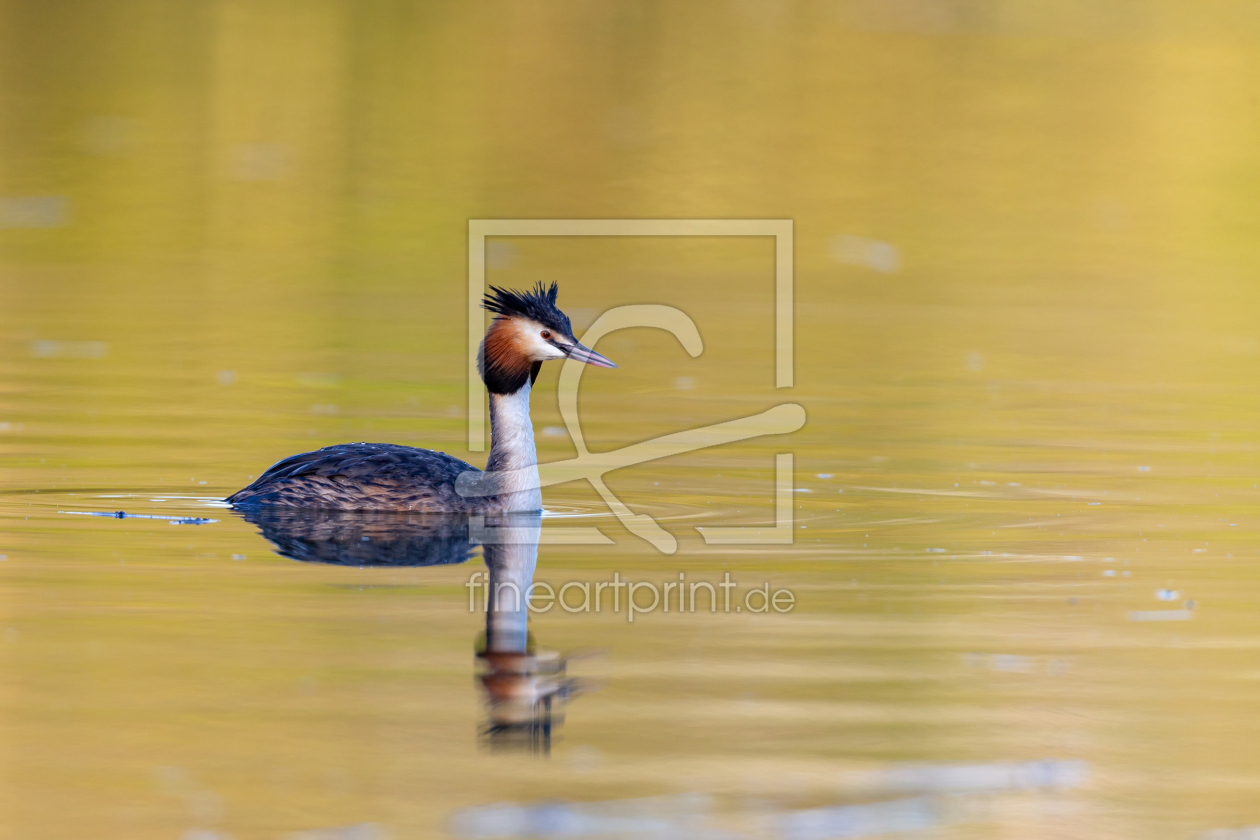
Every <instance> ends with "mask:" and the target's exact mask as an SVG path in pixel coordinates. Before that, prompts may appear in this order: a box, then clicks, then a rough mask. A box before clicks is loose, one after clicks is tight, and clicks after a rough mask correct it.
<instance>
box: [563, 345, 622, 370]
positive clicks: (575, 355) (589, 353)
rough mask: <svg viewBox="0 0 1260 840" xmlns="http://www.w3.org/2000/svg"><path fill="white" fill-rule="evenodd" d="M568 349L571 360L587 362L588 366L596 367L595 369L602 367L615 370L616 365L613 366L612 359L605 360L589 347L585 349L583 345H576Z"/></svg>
mask: <svg viewBox="0 0 1260 840" xmlns="http://www.w3.org/2000/svg"><path fill="white" fill-rule="evenodd" d="M568 349H569V358H570V359H576V360H578V361H579V362H586V363H587V364H588V365H594V366H595V367H602V368H615V367H616V365H615V364H613V362H612V360H611V359H605V358H604V357H603V356H601V355H599V354H598V353H596V352H595V351H594V350H592V349H591V348H589V347H584V346H582V345H581V344H576V343H575V344H574V345H573V346H572V347H570V348H568Z"/></svg>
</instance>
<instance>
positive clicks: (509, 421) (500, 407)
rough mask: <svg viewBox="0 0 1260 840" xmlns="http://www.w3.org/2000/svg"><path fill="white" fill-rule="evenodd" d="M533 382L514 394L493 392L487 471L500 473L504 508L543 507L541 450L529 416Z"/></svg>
mask: <svg viewBox="0 0 1260 840" xmlns="http://www.w3.org/2000/svg"><path fill="white" fill-rule="evenodd" d="M530 390H531V383H530V382H529V381H528V380H527V381H526V382H525V385H524V386H522V387H521V389H520V390H519V391H517V392H516V393H514V394H491V395H490V458H489V460H487V461H486V472H492V471H493V472H497V473H501V475H500V476H499V479H498V480H499V482H500V484H499V493H500V494H502V495H503V496H504V507H503V510H505V511H538V510H542V490H541V489H540V488H539V486H538V452H537V450H536V449H535V448H534V424H533V423H532V422H531V421H530V419H529V392H530Z"/></svg>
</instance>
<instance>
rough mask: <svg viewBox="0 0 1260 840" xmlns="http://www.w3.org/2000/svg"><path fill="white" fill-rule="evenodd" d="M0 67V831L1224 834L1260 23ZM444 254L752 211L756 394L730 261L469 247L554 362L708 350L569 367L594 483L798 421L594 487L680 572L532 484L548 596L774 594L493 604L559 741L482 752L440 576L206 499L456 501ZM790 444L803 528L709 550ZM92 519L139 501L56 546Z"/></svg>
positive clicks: (569, 12)
mask: <svg viewBox="0 0 1260 840" xmlns="http://www.w3.org/2000/svg"><path fill="white" fill-rule="evenodd" d="M0 44H2V45H3V46H2V48H0V295H2V298H0V347H3V352H2V353H0V465H3V470H0V517H2V518H0V555H2V556H0V624H2V628H0V629H2V633H3V639H0V662H2V663H3V667H2V668H0V710H2V711H0V731H2V732H3V741H4V743H5V745H6V749H5V756H4V758H3V759H0V773H2V774H3V775H2V776H0V782H2V784H0V798H2V807H0V829H3V831H4V833H5V836H11V837H15V838H17V837H21V838H65V837H72V836H92V837H100V838H114V837H117V838H124V837H125V838H184V840H214V838H226V837H229V836H230V837H235V838H239V839H240V840H252V838H275V837H290V838H301V839H303V840H376V838H386V837H394V838H412V837H416V838H419V837H443V836H458V837H492V836H495V837H497V836H509V837H510V836H561V835H562V836H570V837H571V836H609V835H614V834H616V833H617V832H620V833H621V834H622V835H632V836H671V833H672V836H679V837H701V836H727V837H729V836H750V837H792V838H812V837H818V838H821V837H856V836H867V835H875V834H879V833H887V832H893V831H900V832H903V833H908V834H909V835H910V836H924V837H927V836H931V837H934V838H938V837H960V838H961V837H968V838H970V837H995V838H996V837H1020V838H1057V837H1063V838H1076V837H1086V836H1087V837H1096V838H1131V837H1151V836H1159V837H1186V838H1189V837H1199V836H1208V837H1213V838H1216V840H1223V839H1224V838H1243V837H1250V836H1254V835H1253V834H1250V833H1248V831H1249V829H1247V826H1251V825H1256V824H1260V804H1257V803H1260V757H1258V756H1260V749H1257V741H1258V740H1260V731H1258V724H1257V722H1256V716H1255V714H1254V706H1255V699H1254V698H1255V694H1256V689H1257V686H1258V685H1260V683H1258V682H1257V681H1258V680H1260V666H1258V665H1257V660H1256V658H1255V650H1256V648H1257V646H1258V645H1260V618H1258V617H1257V610H1256V604H1257V597H1258V596H1260V580H1258V575H1257V572H1256V565H1255V560H1256V558H1257V550H1256V542H1255V535H1256V527H1257V524H1258V521H1260V519H1258V517H1257V502H1260V490H1258V489H1257V486H1256V482H1257V480H1258V477H1257V475H1256V473H1257V470H1256V466H1257V454H1258V452H1260V450H1258V444H1260V427H1258V424H1257V410H1258V409H1260V405H1258V399H1257V391H1256V387H1255V383H1256V382H1257V381H1260V307H1258V305H1257V304H1260V286H1258V285H1257V283H1256V281H1255V275H1256V271H1257V268H1258V267H1260V235H1258V234H1260V193H1258V189H1260V81H1258V80H1260V49H1258V47H1260V5H1257V4H1255V3H1254V2H1215V1H1214V2H1202V3H1193V4H1191V3H1174V2H1164V1H1163V0H1149V1H1148V2H1129V1H1128V0H1106V2H1091V3H1086V2H1077V1H1076V0H1068V2H1053V3H1051V2H1041V1H1040V0H1024V1H1023V2H1016V1H1015V0H888V1H887V2H876V0H834V2H822V0H820V1H819V2H802V3H789V2H774V1H773V0H762V1H761V2H757V1H756V0H740V1H738V2H697V3H678V4H670V3H660V2H628V1H627V2H609V3H582V2H559V3H549V4H526V3H508V2H504V3H488V2H472V3H440V2H438V3H417V2H401V0H398V1H396V2H389V0H380V2H376V0H373V2H362V3H351V2H334V1H333V0H303V2H292V0H290V1H289V2H284V0H264V1H263V2H243V1H242V0H221V2H187V3H163V2H151V1H150V2H144V1H143V0H117V2H110V3H89V2H77V1H76V0H66V1H65V2H21V1H20V0H5V2H0ZM476 218H772V219H792V220H794V231H795V263H796V310H795V323H796V357H795V372H796V376H795V385H794V387H792V388H790V389H781V390H777V389H775V387H774V356H773V326H774V322H773V315H772V307H773V300H774V296H773V295H774V292H773V277H774V274H773V269H774V262H773V244H772V242H771V241H770V240H768V239H764V238H749V239H730V238H723V239H718V238H714V239H708V238H704V239H666V238H662V239H634V240H621V239H605V238H593V239H583V240H571V239H563V238H518V239H512V238H508V239H496V240H492V241H491V242H490V243H489V246H488V252H487V266H488V274H487V276H488V279H489V281H490V282H494V283H501V284H506V285H510V286H523V285H525V284H529V283H533V282H535V281H538V280H557V281H559V283H560V285H561V290H562V291H561V297H560V302H561V305H562V307H563V308H564V309H565V310H566V311H568V312H569V313H570V314H571V315H572V316H573V320H574V322H575V325H578V326H579V327H581V326H584V325H586V324H588V323H590V321H591V320H593V319H594V317H596V315H598V314H599V313H600V312H602V311H604V310H605V309H607V308H609V307H611V306H616V305H621V304H627V303H664V304H668V305H671V306H677V307H679V308H681V309H683V310H684V311H686V312H687V313H688V314H689V315H690V316H691V317H692V318H693V319H694V320H695V322H696V324H697V326H698V327H699V329H700V331H701V333H702V335H703V337H704V342H705V350H704V353H703V354H702V355H701V356H699V357H698V358H695V359H692V358H690V357H689V356H687V355H686V354H685V353H684V352H683V350H682V349H681V348H679V346H678V344H677V342H676V341H675V339H674V338H672V337H670V336H669V335H667V334H665V333H663V332H659V331H650V330H636V331H627V332H621V333H617V334H615V335H612V336H610V337H609V338H607V339H606V340H605V341H603V342H601V343H600V346H599V349H600V351H601V352H603V353H605V354H606V355H608V356H609V357H611V358H612V359H614V360H615V361H617V362H618V363H619V364H620V365H621V368H620V369H619V370H616V371H598V372H588V374H587V375H586V376H585V377H584V381H583V385H582V389H583V390H582V408H583V428H584V430H585V432H586V436H587V440H588V443H589V444H590V446H591V448H592V449H596V450H609V449H615V448H618V447H621V446H624V445H627V444H630V443H633V442H636V441H640V440H644V439H646V438H649V437H653V436H655V435H659V434H665V433H669V432H673V431H679V430H682V429H686V428H691V427H693V426H697V425H701V424H706V423H713V422H718V421H724V420H729V419H732V418H735V417H740V416H744V415H749V414H754V413H757V412H760V411H763V410H765V409H766V408H769V407H771V406H773V405H776V404H779V403H782V402H795V403H799V404H801V405H803V406H804V407H805V409H806V411H807V412H808V417H809V420H808V422H807V424H806V425H805V427H804V428H803V429H802V430H801V431H799V432H797V433H795V434H793V435H790V436H780V437H775V438H762V439H757V440H751V441H746V442H744V443H739V444H733V445H730V446H725V447H720V448H717V449H712V450H704V451H701V452H696V453H692V454H689V455H685V456H679V457H676V458H672V459H668V460H664V461H659V462H654V463H651V464H644V465H641V466H637V467H633V468H630V469H626V470H624V471H621V472H618V473H614V474H612V475H610V476H609V478H608V482H609V486H610V487H611V488H612V489H613V491H614V492H616V493H617V494H618V496H619V497H620V498H621V499H622V500H624V501H625V502H626V504H627V505H629V506H630V507H631V508H632V509H634V510H635V511H637V512H644V513H650V514H653V515H655V516H657V518H658V520H659V521H660V522H661V523H662V525H663V526H664V527H666V528H667V529H668V530H669V531H671V533H673V534H675V535H676V536H677V538H678V542H679V548H678V552H677V553H676V554H674V555H664V554H661V553H658V552H657V551H655V550H654V549H653V548H652V547H651V546H648V545H647V544H646V543H644V542H642V541H641V540H638V539H637V538H635V537H634V536H632V535H630V534H629V533H628V532H626V531H625V529H624V528H622V527H621V526H620V525H619V524H618V523H617V521H616V519H614V518H612V517H611V516H609V515H607V513H606V510H605V508H604V507H603V505H602V503H601V502H600V500H599V498H598V496H597V495H596V494H595V493H594V492H593V491H592V490H591V488H590V487H589V486H587V485H585V484H582V483H577V484H571V485H563V486H558V487H552V488H548V489H547V490H546V491H545V492H544V498H545V500H546V504H547V507H548V509H549V510H550V511H552V513H553V514H555V516H554V518H553V519H551V520H550V521H548V522H547V523H546V524H545V525H544V532H546V530H547V529H548V528H550V527H552V525H553V523H554V524H558V525H560V526H565V525H571V524H574V523H579V524H583V525H591V524H594V525H596V526H598V527H599V528H600V529H601V530H602V531H603V532H604V533H605V534H606V535H608V536H609V537H610V538H611V539H612V540H613V542H614V544H613V545H606V546H573V545H546V544H544V545H543V546H542V547H541V548H540V550H539V556H538V563H537V572H536V575H535V578H536V579H538V580H542V581H550V582H552V583H554V584H557V585H558V584H560V583H562V582H564V581H568V580H607V579H608V578H609V576H610V575H611V573H612V571H614V570H616V571H618V572H619V573H620V574H621V575H622V576H623V577H625V578H631V579H636V580H645V581H666V580H672V579H675V578H676V576H677V574H678V573H680V572H682V573H685V574H686V575H687V576H688V578H689V579H693V580H695V579H707V580H712V581H716V580H718V579H720V577H721V575H722V573H724V572H730V573H731V575H732V577H733V578H735V579H737V580H739V581H740V582H741V583H742V584H747V585H753V586H759V585H760V584H761V583H762V582H763V581H769V582H771V583H772V585H773V586H774V587H775V588H779V587H786V588H790V589H791V590H792V591H793V592H794V593H795V594H796V606H795V608H794V609H793V611H792V612H790V613H788V614H784V615H777V614H771V615H748V614H739V615H736V614H721V613H719V614H717V615H712V614H709V613H706V612H698V613H696V614H678V613H676V612H674V613H669V614H664V613H659V612H658V613H654V614H651V615H648V616H640V617H639V618H637V619H636V621H635V622H634V623H633V624H632V625H631V624H629V623H628V622H627V621H626V619H625V617H624V615H620V616H617V615H611V614H607V613H605V614H600V615H595V614H587V613H579V614H568V613H563V612H560V611H556V610H553V611H551V612H549V613H547V614H544V615H539V616H536V617H534V619H533V620H532V622H531V630H530V633H531V635H532V637H533V639H534V640H535V642H536V644H537V645H538V646H539V647H538V650H540V651H541V650H542V649H544V648H546V649H554V650H557V651H563V652H564V654H565V655H566V656H567V655H570V654H576V653H583V652H587V653H594V652H599V654H600V655H598V656H588V657H585V658H581V659H574V660H572V662H571V663H570V665H569V673H574V674H577V675H578V676H579V677H580V678H581V679H585V680H586V681H587V684H588V685H589V686H590V687H592V688H598V690H592V691H590V692H588V693H586V694H584V696H581V697H579V698H578V699H577V701H576V702H574V703H573V704H571V705H570V706H568V707H567V709H566V711H565V714H564V720H563V727H559V721H557V728H556V729H555V730H554V732H553V737H552V743H551V747H550V752H549V756H544V755H543V754H541V753H540V752H539V751H538V750H537V749H518V750H499V749H494V748H492V747H491V746H489V745H488V744H487V743H486V739H485V737H484V732H485V724H486V721H485V714H486V707H485V705H484V702H483V701H484V696H483V689H484V684H483V683H480V682H478V681H475V679H474V675H475V674H476V673H479V672H478V670H477V668H478V666H475V664H474V653H475V651H476V650H478V645H482V646H483V648H484V639H481V637H480V636H479V634H483V633H484V629H485V626H486V622H485V617H484V615H482V614H480V613H479V612H478V611H476V610H474V611H472V612H470V611H469V608H468V601H467V598H468V590H466V589H465V587H464V584H465V582H466V581H467V580H468V579H469V575H470V574H472V572H474V571H476V570H479V569H482V568H484V567H483V565H482V561H481V559H480V556H479V555H478V556H476V557H474V558H473V559H471V560H468V561H466V562H450V563H444V564H440V565H435V566H429V567H423V568H409V567H393V566H391V567H385V568H382V567H379V566H378V567H367V568H360V567H358V566H357V565H353V564H351V565H328V564H325V565H320V564H313V563H299V562H295V561H294V560H293V559H290V558H289V557H282V556H279V555H277V554H275V553H273V552H272V546H271V545H270V544H269V543H268V542H267V541H266V540H265V539H264V538H263V537H262V536H261V535H260V534H259V531H258V528H257V527H255V526H254V524H251V523H250V522H246V521H244V520H243V519H242V518H240V517H239V516H238V515H236V514H234V513H233V512H231V511H229V510H226V509H224V508H223V507H222V506H220V505H219V504H218V502H217V500H218V499H221V498H222V497H224V496H225V495H227V494H228V493H230V492H232V491H233V490H235V489H237V488H239V487H241V486H243V485H244V484H246V483H247V482H248V480H249V478H250V477H251V476H254V475H257V474H258V472H259V471H260V470H261V469H263V468H265V466H267V465H268V464H270V463H271V462H273V461H275V460H277V459H278V458H280V457H282V456H284V455H288V454H291V453H293V452H297V451H302V450H306V449H312V448H315V447H317V446H321V445H326V444H331V443H337V442H344V441H351V440H364V439H366V440H386V441H391V442H396V443H404V444H412V445H420V446H426V447H435V448H440V449H444V450H445V451H448V452H450V453H452V454H454V455H457V456H460V457H465V458H466V459H468V460H470V461H472V462H473V463H477V464H480V463H482V456H481V455H480V454H478V453H469V452H468V450H467V437H466V418H465V406H466V404H467V402H466V385H465V382H464V371H465V356H464V346H465V338H466V336H465V326H464V325H465V323H466V316H465V310H464V303H463V302H464V300H465V297H466V286H465V284H466V276H467V274H466V271H467V264H466V260H467V225H468V220H469V219H476ZM556 377H557V371H556V370H546V371H544V373H543V375H542V378H541V379H540V381H539V390H538V392H537V393H536V394H535V395H534V400H533V406H534V418H535V424H536V426H537V428H538V431H539V436H538V441H539V446H540V456H541V458H542V459H544V460H556V459H561V458H565V457H571V456H572V454H573V451H574V450H573V447H572V444H571V442H570V441H569V438H568V436H567V432H566V431H565V430H564V427H563V425H562V424H561V422H560V417H559V413H558V410H557V407H556V395H555V391H556ZM784 451H791V452H793V453H794V454H795V481H794V486H795V489H796V491H797V492H795V493H794V498H795V501H794V508H795V510H794V513H795V517H796V518H795V525H794V528H795V543H794V544H793V545H791V546H781V547H745V548H738V547H717V546H706V545H704V543H703V542H702V540H701V539H700V537H699V535H698V534H697V531H696V527H697V526H704V525H713V524H731V525H741V524H756V523H760V522H764V521H765V520H766V519H767V518H768V516H769V514H770V511H771V510H772V505H773V478H772V476H773V464H774V454H775V453H777V452H784ZM114 510H125V511H127V512H128V513H134V514H144V515H147V516H158V517H161V516H167V517H176V519H110V518H104V517H92V516H76V515H70V514H69V513H68V512H80V513H82V512H108V511H114ZM190 517H194V518H199V519H204V520H213V521H206V522H202V523H200V524H196V523H195V522H190V521H188V519H189V518H190ZM354 533H356V534H357V533H359V532H358V531H355V532H354ZM356 556H357V555H356ZM457 559H462V557H461V558H457ZM479 639H480V641H479ZM483 652H484V650H483ZM558 661H561V662H562V661H563V659H561V660H558ZM535 746H536V745H535ZM547 803H550V804H547ZM566 832H567V833H566ZM721 832H725V833H721Z"/></svg>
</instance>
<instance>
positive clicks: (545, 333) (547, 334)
mask: <svg viewBox="0 0 1260 840" xmlns="http://www.w3.org/2000/svg"><path fill="white" fill-rule="evenodd" d="M542 337H543V338H547V339H549V338H551V330H543V331H542Z"/></svg>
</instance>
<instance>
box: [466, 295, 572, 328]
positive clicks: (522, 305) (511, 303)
mask: <svg viewBox="0 0 1260 840" xmlns="http://www.w3.org/2000/svg"><path fill="white" fill-rule="evenodd" d="M559 293H560V287H559V286H557V285H556V284H555V283H552V284H551V285H550V286H545V285H543V284H542V283H539V284H538V285H537V286H535V287H534V288H532V289H529V290H527V291H523V292H516V291H512V290H511V289H500V288H499V287H498V286H491V287H490V294H488V295H486V296H485V298H484V299H483V300H482V301H481V305H482V307H483V308H485V309H487V310H489V311H490V312H493V313H494V314H495V315H498V316H500V317H503V318H529V319H530V320H533V321H537V322H538V323H540V324H542V325H543V326H545V327H549V328H551V329H553V330H556V331H558V332H560V333H563V334H564V335H573V326H572V325H571V324H570V323H569V317H568V316H567V315H565V314H564V313H563V312H561V311H560V310H559V309H558V308H557V307H556V296H557V295H558V294H559Z"/></svg>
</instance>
